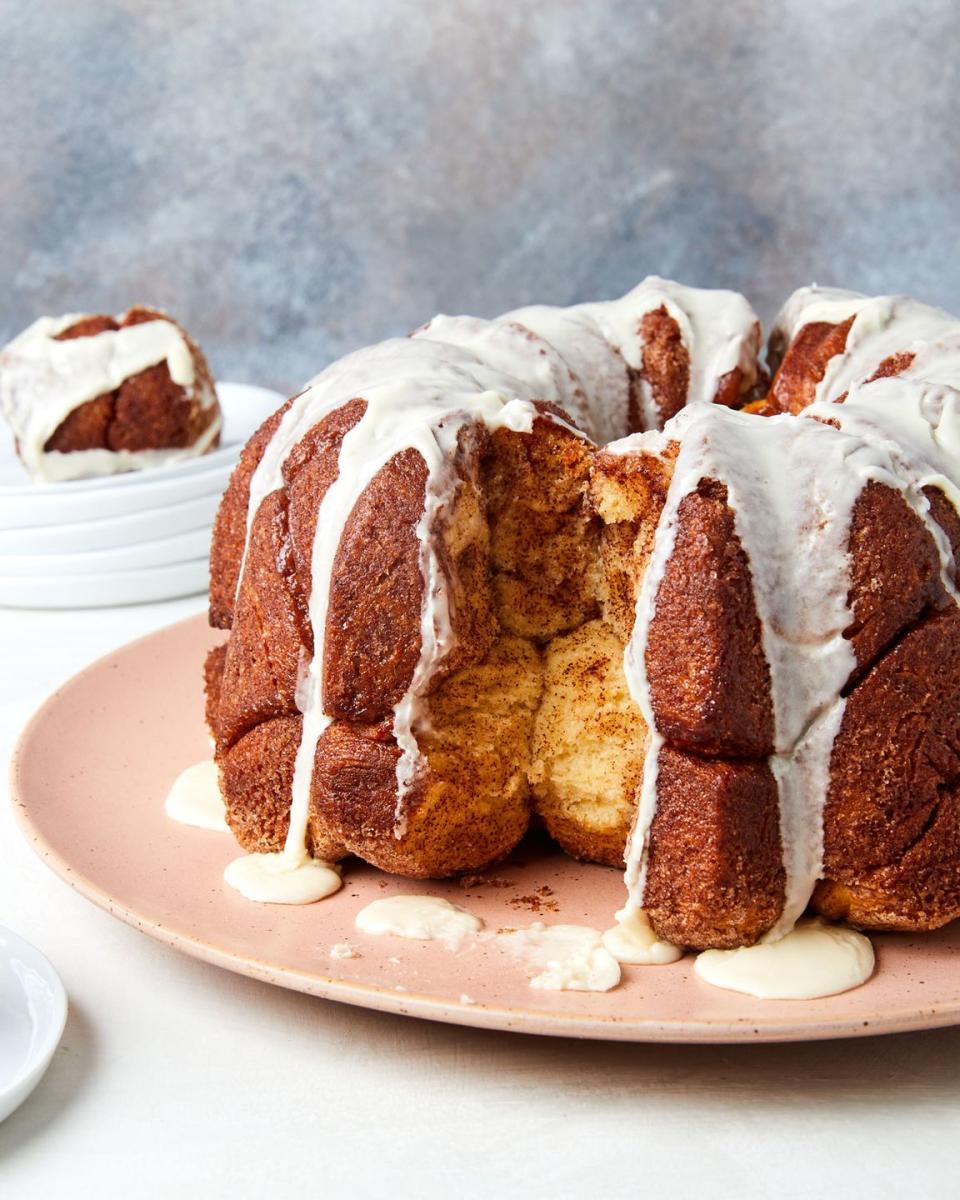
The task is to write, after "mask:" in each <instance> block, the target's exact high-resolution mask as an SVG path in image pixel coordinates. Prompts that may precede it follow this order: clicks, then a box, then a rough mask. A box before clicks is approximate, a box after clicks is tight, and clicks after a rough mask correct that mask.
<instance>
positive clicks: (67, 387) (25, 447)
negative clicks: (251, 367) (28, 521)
mask: <svg viewBox="0 0 960 1200" xmlns="http://www.w3.org/2000/svg"><path fill="white" fill-rule="evenodd" d="M0 409H2V411H3V415H4V416H5V418H6V419H7V421H8V422H9V424H10V426H11V428H12V430H13V433H14V437H15V438H16V443H17V451H18V453H19V455H20V458H21V460H22V462H23V465H24V467H25V468H26V470H27V471H28V473H29V474H30V475H31V476H32V477H33V478H34V479H36V480H38V481H41V482H57V481H63V480H70V479H80V478H84V477H88V476H93V475H110V474H116V473H117V472H121V471H131V470H138V469H142V468H145V467H154V466H163V465H167V464H169V463H173V462H178V461H180V460H182V459H185V458H193V457H196V456H198V455H201V454H204V453H206V451H207V450H209V449H211V448H212V447H214V446H215V445H216V443H217V441H218V439H219V434H220V411H219V406H218V404H217V397H216V392H215V390H214V386H213V380H212V378H211V376H210V372H209V369H208V367H207V364H206V361H205V360H204V358H203V356H202V354H201V353H200V351H199V349H198V348H197V346H196V345H194V343H193V342H191V341H190V339H189V338H188V337H187V336H186V334H185V333H184V331H183V330H182V329H181V328H180V327H179V326H178V325H177V324H176V323H175V322H174V321H173V320H171V318H170V317H168V316H167V315H166V314H165V313H162V312H159V311H158V310H156V309H149V308H145V307H138V308H134V309H130V310H129V312H127V313H124V314H123V315H121V316H119V317H116V318H113V317H106V316H86V315H80V314H76V313H73V314H69V315H67V316H64V317H57V318H54V317H41V318H40V319H39V320H37V321H35V322H34V323H33V324H32V325H31V326H30V327H29V328H28V329H26V330H24V332H23V333H21V334H20V335H19V336H18V337H16V338H14V339H13V341H12V342H10V343H9V344H8V345H7V346H6V347H4V349H3V350H2V351H0Z"/></svg>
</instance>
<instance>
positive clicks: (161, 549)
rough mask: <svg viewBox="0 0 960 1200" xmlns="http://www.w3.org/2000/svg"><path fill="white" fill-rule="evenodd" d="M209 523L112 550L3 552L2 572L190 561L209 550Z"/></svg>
mask: <svg viewBox="0 0 960 1200" xmlns="http://www.w3.org/2000/svg"><path fill="white" fill-rule="evenodd" d="M210 534H211V529H210V526H209V525H204V526H201V528H199V529H191V530H189V531H188V532H186V533H178V534H175V535H174V536H173V537H164V538H154V539H153V540H151V541H144V542H136V543H134V544H131V545H129V546H116V547H114V548H113V549H112V550H83V551H78V552H75V553H72V554H4V555H0V572H2V573H3V574H4V575H18V576H29V575H33V576H37V577H51V576H61V577H62V576H65V575H92V574H94V573H96V572H99V571H107V572H111V571H139V570H141V569H142V568H143V567H161V566H164V565H165V564H167V563H183V562H189V561H190V560H191V559H193V558H205V557H206V556H207V555H208V554H209V553H210Z"/></svg>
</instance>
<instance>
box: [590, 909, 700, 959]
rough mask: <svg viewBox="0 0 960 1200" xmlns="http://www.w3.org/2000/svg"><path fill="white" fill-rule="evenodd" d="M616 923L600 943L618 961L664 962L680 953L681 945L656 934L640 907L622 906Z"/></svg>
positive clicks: (680, 956)
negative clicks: (663, 939)
mask: <svg viewBox="0 0 960 1200" xmlns="http://www.w3.org/2000/svg"><path fill="white" fill-rule="evenodd" d="M616 921H617V923H616V925H614V926H613V928H612V929H606V930H604V933H603V945H604V947H605V949H607V950H609V952H610V953H611V954H612V955H613V957H614V958H615V959H616V960H617V962H620V963H630V964H631V965H633V966H663V965H664V964H665V963H672V962H676V961H677V960H678V959H680V958H682V957H683V948H682V947H681V946H674V945H673V943H672V942H664V941H661V940H660V938H659V937H657V935H656V933H655V931H654V928H653V926H652V925H651V924H650V919H649V917H648V916H647V914H646V913H645V912H644V911H643V909H642V908H621V909H620V911H619V912H618V913H617V914H616Z"/></svg>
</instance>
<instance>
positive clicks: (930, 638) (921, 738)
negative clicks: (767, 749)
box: [814, 607, 960, 929]
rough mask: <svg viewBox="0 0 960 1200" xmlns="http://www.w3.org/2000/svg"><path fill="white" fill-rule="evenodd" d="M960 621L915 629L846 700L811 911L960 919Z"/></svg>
mask: <svg viewBox="0 0 960 1200" xmlns="http://www.w3.org/2000/svg"><path fill="white" fill-rule="evenodd" d="M958 712H960V611H958V609H957V608H956V607H951V608H950V609H947V610H945V611H943V612H940V613H936V614H933V615H930V616H928V617H926V618H924V619H923V620H921V621H920V622H919V624H917V625H915V626H914V627H913V628H912V629H910V631H909V632H908V633H907V634H906V635H905V636H904V637H903V638H902V640H900V641H899V642H898V643H897V645H895V646H894V647H893V648H892V649H891V650H890V651H889V652H888V653H887V654H886V655H885V656H884V657H883V658H882V659H881V660H880V662H879V663H877V664H876V666H874V667H873V669H872V670H871V671H870V672H869V674H868V675H867V676H866V677H865V678H864V679H863V680H862V681H861V682H860V683H859V684H858V685H857V687H856V688H855V689H854V690H853V692H852V693H851V695H850V697H849V698H848V700H847V705H846V709H845V711H844V716H843V723H842V725H841V728H840V733H839V735H838V737H837V740H836V742H835V744H834V750H833V759H832V762H831V771H830V789H829V793H828V795H827V803H826V810H825V821H824V876H825V882H824V883H822V884H821V885H820V886H819V887H818V889H817V892H816V894H815V897H814V904H815V906H816V907H817V908H818V909H819V911H821V912H823V913H824V914H825V915H827V916H831V917H845V918H848V919H849V920H851V921H853V922H854V923H855V924H858V925H862V926H864V927H866V928H870V929H935V928H937V927H938V926H940V925H943V924H946V922H948V921H951V920H954V919H955V918H956V917H958V916H960V786H958V785H960V737H958V728H957V724H958V718H957V714H958Z"/></svg>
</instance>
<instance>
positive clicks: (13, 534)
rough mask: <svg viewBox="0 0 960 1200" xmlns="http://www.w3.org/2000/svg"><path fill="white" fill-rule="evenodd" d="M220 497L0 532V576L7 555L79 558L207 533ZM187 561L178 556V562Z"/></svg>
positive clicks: (215, 496) (194, 499)
mask: <svg viewBox="0 0 960 1200" xmlns="http://www.w3.org/2000/svg"><path fill="white" fill-rule="evenodd" d="M221 494H222V493H221V492H219V491H214V492H210V493H209V494H208V495H206V496H194V498H193V499H192V500H181V501H180V503H179V504H167V505H164V506H163V507H162V508H148V509H145V510H144V511H143V512H131V513H121V514H120V515H119V516H115V517H101V518H100V520H98V521H77V522H76V523H73V524H69V525H35V526H33V527H32V528H29V529H0V574H3V573H4V571H5V569H6V568H5V563H4V561H3V560H4V558H5V557H6V556H7V555H18V556H19V555H30V556H31V557H32V556H37V557H39V556H41V555H48V554H49V555H55V554H79V553H81V552H85V551H97V550H113V549H118V548H121V547H126V546H138V545H140V543H141V542H152V541H156V540H157V539H158V538H171V537H174V536H175V535H177V534H181V533H192V532H194V531H195V530H197V529H206V530H207V531H208V533H209V530H210V527H211V526H212V524H213V518H214V517H215V516H216V515H217V508H218V507H219V505H220V496H221ZM188 557H190V556H189V555H181V558H188Z"/></svg>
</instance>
